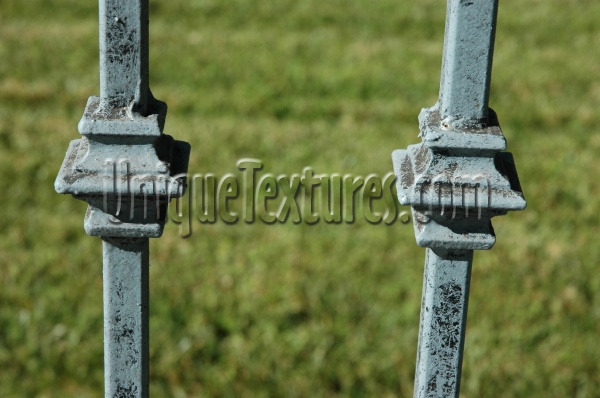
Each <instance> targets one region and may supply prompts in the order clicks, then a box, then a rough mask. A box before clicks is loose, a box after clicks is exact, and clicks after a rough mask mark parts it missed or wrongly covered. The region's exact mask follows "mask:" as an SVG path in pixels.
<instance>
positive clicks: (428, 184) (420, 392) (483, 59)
mask: <svg viewBox="0 0 600 398" xmlns="http://www.w3.org/2000/svg"><path fill="white" fill-rule="evenodd" d="M497 9H498V1H497V0H477V1H474V0H473V1H471V0H448V4H447V11H446V12H447V14H446V15H447V16H446V31H445V36H444V53H443V61H442V74H441V84H440V95H439V99H438V102H437V103H436V104H435V105H434V106H433V107H431V108H428V109H423V110H422V111H421V113H420V115H419V128H420V134H419V136H420V137H421V139H422V142H421V143H419V144H416V145H410V146H409V147H408V148H407V149H402V150H396V151H394V152H393V154H392V161H393V164H394V173H395V174H396V176H397V177H398V178H397V192H398V199H399V201H400V203H401V204H403V205H409V206H411V207H412V213H413V223H414V229H415V237H416V240H417V244H418V245H419V246H423V247H427V248H428V249H427V257H426V262H425V263H426V264H425V267H426V268H425V276H424V283H423V302H422V305H421V323H420V328H419V353H418V358H417V371H416V375H415V389H414V396H415V397H458V396H459V391H460V374H461V364H462V354H463V344H464V333H465V325H466V316H467V304H468V298H469V281H470V273H471V264H472V256H473V250H485V249H490V248H491V247H492V246H493V245H494V243H495V242H496V237H495V235H494V229H493V227H492V223H491V219H492V217H495V216H499V215H503V214H506V213H507V212H508V211H511V210H521V209H524V208H525V206H526V202H525V199H524V196H523V192H522V190H521V185H520V182H519V178H518V176H517V172H516V168H515V164H514V160H513V157H512V155H511V154H510V153H507V152H501V151H503V150H505V149H506V141H505V139H504V135H503V134H502V130H501V129H500V125H499V123H498V119H497V116H496V114H495V112H494V111H493V110H491V109H489V107H488V99H489V89H490V77H491V70H492V54H493V46H494V36H495V28H496V15H497Z"/></svg>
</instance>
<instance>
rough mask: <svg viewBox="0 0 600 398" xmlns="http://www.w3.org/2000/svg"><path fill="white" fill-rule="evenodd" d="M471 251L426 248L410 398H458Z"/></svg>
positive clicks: (471, 259) (471, 260)
mask: <svg viewBox="0 0 600 398" xmlns="http://www.w3.org/2000/svg"><path fill="white" fill-rule="evenodd" d="M472 262H473V251H472V250H445V251H444V250H433V249H427V253H426V258H425V275H424V278H423V301H422V303H421V323H420V326H419V347H418V356H417V370H416V374H415V388H414V397H415V398H417V397H418V398H424V397H458V396H459V392H460V375H461V368H462V357H463V347H464V341H465V328H466V323H467V306H468V302H469V285H470V280H471V265H472Z"/></svg>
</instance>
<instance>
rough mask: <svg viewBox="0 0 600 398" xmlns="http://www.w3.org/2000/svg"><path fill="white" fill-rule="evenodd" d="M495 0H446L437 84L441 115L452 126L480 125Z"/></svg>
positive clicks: (485, 106)
mask: <svg viewBox="0 0 600 398" xmlns="http://www.w3.org/2000/svg"><path fill="white" fill-rule="evenodd" d="M497 11H498V1H489V0H448V4H447V8H446V32H445V35H444V54H443V57H442V78H441V84H440V86H441V87H440V115H441V118H442V119H443V120H446V122H447V123H448V124H450V125H451V126H453V127H459V128H460V127H467V126H472V125H475V126H477V125H483V124H485V123H486V121H487V112H488V98H489V86H490V78H491V74H492V68H491V67H489V66H490V65H491V64H492V54H493V52H494V36H495V32H496V15H497Z"/></svg>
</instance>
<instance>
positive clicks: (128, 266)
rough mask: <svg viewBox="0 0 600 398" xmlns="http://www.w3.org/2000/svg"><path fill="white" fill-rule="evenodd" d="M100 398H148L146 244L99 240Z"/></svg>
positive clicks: (130, 241)
mask: <svg viewBox="0 0 600 398" xmlns="http://www.w3.org/2000/svg"><path fill="white" fill-rule="evenodd" d="M102 249H103V256H104V268H103V283H104V383H105V396H106V397H148V267H149V263H148V249H149V240H148V239H146V238H142V239H127V238H104V239H103V242H102Z"/></svg>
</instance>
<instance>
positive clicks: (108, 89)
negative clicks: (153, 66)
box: [99, 0, 150, 114]
mask: <svg viewBox="0 0 600 398" xmlns="http://www.w3.org/2000/svg"><path fill="white" fill-rule="evenodd" d="M99 14H100V98H101V101H102V107H103V108H104V109H114V108H123V107H130V106H131V107H132V108H133V110H134V111H137V112H139V113H141V114H145V113H146V110H147V103H148V93H149V91H150V90H149V70H148V64H149V62H148V0H127V1H122V0H99Z"/></svg>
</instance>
